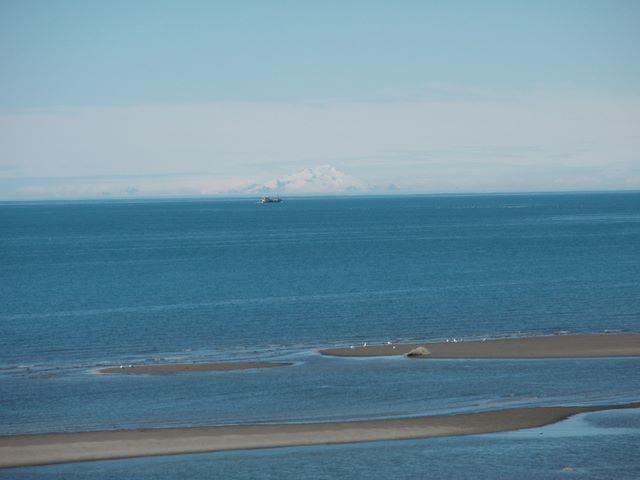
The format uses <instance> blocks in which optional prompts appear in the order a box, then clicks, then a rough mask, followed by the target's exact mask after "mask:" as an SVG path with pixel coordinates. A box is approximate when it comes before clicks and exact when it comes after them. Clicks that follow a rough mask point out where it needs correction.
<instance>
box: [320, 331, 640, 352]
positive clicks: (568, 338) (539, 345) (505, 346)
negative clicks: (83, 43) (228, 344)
mask: <svg viewBox="0 0 640 480" xmlns="http://www.w3.org/2000/svg"><path fill="white" fill-rule="evenodd" d="M421 346H422V347H425V348H427V350H428V351H429V354H428V356H426V357H424V358H568V357H576V358H578V357H634V356H639V355H640V333H620V334H583V335H553V336H545V337H526V338H506V339H498V340H474V341H457V342H453V341H450V342H438V343H412V344H406V343H405V344H385V345H367V346H354V347H346V348H327V349H324V350H320V353H322V354H323V355H332V356H339V357H377V356H393V355H406V354H407V353H408V352H410V351H411V350H413V349H415V348H417V347H421Z"/></svg>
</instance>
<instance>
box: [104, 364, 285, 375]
mask: <svg viewBox="0 0 640 480" xmlns="http://www.w3.org/2000/svg"><path fill="white" fill-rule="evenodd" d="M289 365H293V364H292V363H290V362H218V363H165V364H156V365H131V366H118V367H108V368H101V369H99V370H98V373H101V374H122V375H136V374H138V375H144V374H146V375H171V374H174V373H188V372H227V371H232V370H249V369H254V368H274V367H286V366H289Z"/></svg>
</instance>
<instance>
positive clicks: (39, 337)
mask: <svg viewBox="0 0 640 480" xmlns="http://www.w3.org/2000/svg"><path fill="white" fill-rule="evenodd" d="M0 287H1V288H0V306H1V308H0V434H18V433H38V432H51V431H73V430H102V429H120V428H135V427H141V426H188V425H202V424H206V425H215V424H229V423H255V422H274V421H276V422H284V421H288V422H304V421H331V420H337V419H355V418H386V417H403V416H414V415H422V414H434V413H453V412H460V411H478V410H492V409H496V408H504V407H511V406H527V405H552V404H596V403H622V402H625V401H638V400H639V399H640V360H639V359H634V358H626V359H624V358H623V359H590V360H571V359H567V360H521V361H490V360H485V361H479V360H476V361H465V360H455V361H444V360H443V361H429V362H415V361H413V362H412V361H410V360H407V359H403V358H394V359H358V360H353V359H336V358H327V357H321V356H319V355H318V354H317V353H316V349H317V348H321V347H327V346H335V345H348V344H352V343H362V342H365V341H367V342H370V343H371V342H376V341H388V340H393V341H408V340H409V341H410V340H438V339H444V338H451V337H456V338H463V339H473V338H484V337H490V338H499V337H509V336H522V335H541V334H542V335H552V334H561V333H573V332H603V331H638V330H640V193H598V194H546V195H493V196H490V195H487V196H425V197H419V196H416V197H387V198H322V199H320V198H316V199H310V198H309V199H303V198H299V199H289V200H287V201H285V202H284V203H282V204H273V205H260V204H257V203H256V202H255V201H254V200H240V199H239V200H207V201H204V200H198V201H196V200H182V201H169V200H167V201H143V202H125V201H105V202H84V203H83V202H67V203H64V202H48V203H4V204H0ZM256 358H258V359H273V360H287V361H291V362H294V365H293V366H291V367H284V368H280V369H271V370H259V371H242V372H226V373H218V374H216V373H213V374H212V373H201V374H191V375H175V376H168V377H157V376H144V377H136V378H133V377H127V376H123V377H119V376H102V375H96V374H95V373H94V370H95V369H96V368H97V367H100V366H103V365H118V364H123V363H126V364H128V363H136V364H139V363H153V362H192V361H195V362H199V361H208V360H238V359H256ZM605 413H606V412H605ZM616 414H617V413H616ZM594 415H595V414H594ZM547 428H551V427H547ZM583 430H584V429H583ZM600 430H602V428H600ZM600 430H598V431H600ZM634 432H635V433H633V432H631V433H630V432H625V433H619V434H616V435H607V436H606V440H602V441H603V442H609V443H611V442H613V443H611V445H613V446H610V447H606V448H605V447H603V448H601V449H600V450H599V452H600V454H599V455H600V456H598V455H595V456H594V455H591V454H590V455H588V456H586V457H585V458H587V457H588V460H589V461H593V462H596V461H597V459H598V458H601V459H602V462H600V463H601V464H602V465H608V466H609V467H612V468H613V467H614V465H612V464H611V465H610V461H609V460H608V458H609V457H608V455H610V453H611V452H610V451H609V449H610V448H611V449H613V448H616V449H619V448H622V449H623V452H624V451H629V452H628V453H629V454H631V453H633V452H631V450H629V449H631V448H632V446H631V445H630V444H633V443H634V442H630V441H629V438H633V439H634V441H635V445H636V447H635V448H636V452H637V445H638V442H637V440H638V439H639V438H640V436H639V434H638V431H637V428H636V430H634ZM543 436H544V435H543ZM583 436H584V437H585V439H582V438H583ZM583 436H580V435H578V436H577V437H576V436H575V435H570V436H565V437H563V436H559V437H557V438H555V437H554V439H553V440H548V439H545V441H542V442H541V441H539V440H538V438H537V437H536V438H535V439H532V438H528V437H527V438H518V439H517V440H516V439H514V438H512V437H503V436H480V437H469V438H464V439H463V438H460V439H454V438H450V439H439V440H430V441H428V440H424V441H418V442H389V443H388V444H384V447H381V445H382V444H379V443H377V444H376V443H374V444H368V445H367V446H336V447H326V448H320V447H313V448H309V449H285V450H274V451H269V452H244V453H234V454H223V455H222V454H216V455H210V456H206V455H205V456H185V457H175V458H171V459H146V460H131V461H118V462H97V463H95V464H87V465H83V466H82V467H81V466H78V465H76V466H60V467H46V468H44V469H19V470H13V471H12V475H15V476H13V477H11V478H31V477H33V478H40V477H39V476H38V475H40V473H37V472H43V473H42V475H44V477H42V478H50V477H47V476H46V475H52V476H53V477H54V478H55V475H58V474H56V473H51V472H58V471H60V472H65V473H64V475H62V476H64V477H65V478H72V475H71V472H88V473H78V475H79V476H80V477H82V476H92V477H93V476H94V473H96V472H97V471H98V470H99V471H100V472H103V473H104V474H103V477H99V478H121V477H123V476H127V475H125V474H123V473H122V472H134V471H136V472H137V471H138V469H139V468H142V467H141V465H142V466H144V471H145V472H146V471H149V472H151V471H154V469H157V475H156V476H153V475H151V474H149V476H148V477H143V476H140V477H139V478H173V477H175V474H174V475H173V476H171V475H168V474H167V475H166V476H162V473H161V472H163V471H165V470H166V471H170V470H171V468H177V469H186V470H185V471H192V472H193V475H190V476H193V478H210V477H207V476H206V475H205V474H204V473H197V472H198V471H200V472H205V471H206V469H207V468H208V467H207V466H208V465H209V466H210V464H211V462H214V463H215V464H216V465H218V464H220V465H226V464H228V465H234V466H236V467H233V468H238V470H237V471H231V470H224V469H222V470H220V471H219V472H220V473H219V475H220V478H229V477H239V478H241V477H242V475H245V476H246V477H247V478H249V477H250V476H251V472H254V470H252V469H254V468H258V467H257V466H258V465H265V466H266V465H271V467H269V468H272V470H269V468H267V467H265V470H264V472H265V475H264V476H266V477H268V476H269V475H271V476H272V477H273V478H282V475H277V473H278V472H279V473H282V472H294V471H295V470H296V469H297V468H299V467H300V465H309V466H310V467H309V468H312V467H311V465H313V463H312V462H311V463H309V462H310V460H309V459H310V458H311V457H313V458H316V457H319V458H330V459H333V460H331V461H330V462H329V463H331V464H332V465H329V466H327V467H326V469H325V470H323V467H321V465H320V463H318V465H317V468H316V467H313V471H311V470H310V471H308V472H307V473H306V475H305V476H307V477H309V478H329V477H331V476H334V477H335V476H342V477H344V476H351V477H353V478H357V477H358V476H359V475H360V473H359V470H358V468H361V467H362V465H359V466H358V465H355V466H353V468H352V470H350V471H347V470H348V468H349V467H348V465H349V459H351V458H352V457H354V456H355V457H358V456H360V457H361V458H362V462H363V463H367V462H369V460H371V459H375V458H376V457H379V453H376V452H379V451H380V450H379V449H380V448H382V449H383V451H385V452H387V451H388V452H395V453H394V454H393V455H392V457H393V456H397V457H398V462H401V463H409V464H411V465H413V467H412V468H415V472H419V471H420V470H421V469H429V468H433V465H434V464H438V462H439V461H440V460H438V458H445V459H447V458H450V457H447V456H446V455H445V456H444V457H442V455H444V453H443V452H445V451H446V452H448V451H450V450H451V451H459V455H460V456H464V457H465V458H469V456H471V457H472V458H473V459H474V460H473V462H476V461H477V462H480V461H481V460H480V459H481V458H482V457H483V456H486V457H487V458H491V456H492V455H497V454H498V453H497V452H499V451H502V450H504V448H505V446H504V445H505V444H506V443H505V442H507V443H508V444H509V445H515V446H514V447H513V449H515V450H513V455H514V456H515V457H518V456H519V455H521V456H522V455H524V452H525V451H527V450H528V449H530V448H532V447H531V445H530V444H531V443H532V442H533V443H534V444H535V448H536V449H539V450H540V452H541V453H540V457H539V458H538V461H539V462H540V469H539V470H536V471H534V473H535V472H538V473H539V474H540V475H539V476H535V475H534V474H531V475H534V476H531V475H529V476H528V477H527V476H524V477H523V478H556V477H555V476H554V475H567V474H568V473H567V472H560V473H558V472H557V471H556V470H554V468H555V467H554V466H553V465H551V463H549V462H550V461H551V460H550V457H549V459H547V457H546V456H545V454H544V452H545V451H546V449H548V450H549V451H554V450H557V449H560V450H562V449H565V450H567V451H571V450H572V449H574V448H578V447H577V446H576V445H574V443H575V442H578V443H580V442H586V443H587V444H589V442H596V440H594V438H600V437H603V438H604V437H605V435H604V434H598V435H586V434H585V435H583ZM629 436H631V437H629ZM586 437H588V438H586ZM618 437H619V438H618ZM616 439H617V440H616ZM547 440H548V441H547ZM597 441H600V440H597ZM514 442H515V443H514ZM616 442H618V443H619V444H620V445H622V447H619V446H615V445H618V444H617V443H616ZM614 444H615V445H614ZM517 445H521V447H518V446H517ZM580 445H581V446H580V447H579V448H583V449H586V450H589V448H590V447H589V446H588V445H587V446H584V445H582V444H581V443H580ZM589 445H590V444H589ZM510 448H511V447H510ZM594 448H595V447H594ZM519 449H520V450H519ZM405 452H406V453H405ZM420 452H422V453H420ZM424 452H428V453H424ZM438 452H440V453H438ZM469 452H471V453H469ZM390 455H391V453H390ZM355 457H354V458H355ZM515 457H514V458H515ZM636 458H638V456H637V455H636ZM365 459H366V461H365ZM334 460H335V461H334ZM443 461H444V460H443ZM470 461H471V460H470ZM528 461H530V460H528ZM593 462H592V463H593ZM355 463H356V464H357V462H355ZM373 463H374V464H375V465H377V468H380V469H381V470H380V471H381V472H382V474H384V473H385V472H386V473H389V474H391V473H394V472H395V473H397V472H398V470H395V468H397V465H395V463H394V462H391V461H389V462H387V463H385V462H382V461H378V462H377V463H376V462H373ZM583 463H584V462H583ZM587 463H588V462H587ZM623 463H624V462H623ZM627 463H631V465H632V466H633V465H635V466H636V467H637V461H636V460H631V461H629V462H627ZM91 465H95V466H91ZM242 465H244V467H243V466H242ZM341 465H342V467H341ZM394 465H395V466H394ZM442 465H443V466H442V467H441V468H444V470H443V469H441V470H439V471H440V472H441V475H440V476H441V477H442V476H445V477H447V478H468V477H465V476H464V475H465V473H464V472H461V471H460V470H457V469H452V470H447V469H446V468H445V466H444V465H445V464H444V463H443V464H442ZM620 465H622V463H621V464H620ZM187 466H188V467H187ZM221 468H222V467H221ZM224 468H227V467H224ZM228 468H231V467H228ZM339 468H345V469H347V470H336V469H339ZM452 468H453V467H452ZM514 468H515V467H514ZM590 468H591V467H590ZM625 468H627V467H624V468H623V467H620V468H619V469H618V470H616V472H617V473H619V475H615V476H617V477H619V478H623V477H624V472H625V471H626V470H624V469H625ZM56 469H61V470H56ZM96 469H97V470H96ZM189 469H192V470H189ZM198 469H201V470H198ZM332 469H333V470H332ZM364 471H366V469H365V470H364ZM509 471H510V472H511V475H507V474H505V476H504V478H512V477H513V476H516V474H517V475H518V476H522V475H520V474H519V473H518V471H517V470H508V472H509ZM634 471H635V472H636V474H637V469H636V470H634ZM16 472H23V475H25V476H23V477H18V476H17V475H18V473H16ZM47 472H49V473H47ZM114 472H120V473H114ZM243 472H244V473H243ZM269 472H270V473H269ZM496 472H497V470H494V471H493V473H492V475H491V477H493V478H503V477H500V476H498V475H497V473H496ZM594 472H596V473H594ZM174 473H175V472H174ZM254 473H255V472H254ZM578 473H579V472H578V470H577V469H576V471H574V472H571V474H572V475H574V476H576V475H578ZM101 474H102V473H101ZM382 474H380V476H381V475H382ZM416 474H417V473H416ZM198 475H200V476H201V477H198ZM545 475H546V476H545ZM598 475H600V476H598ZM135 476H136V477H138V475H137V474H136V475H135ZM255 476H257V475H254V477H255ZM284 476H285V477H286V476H287V475H284ZM290 476H291V478H294V477H296V478H299V476H297V475H294V474H293V473H291V474H290ZM363 476H364V475H363ZM636 476H637V475H636ZM558 478H560V477H558ZM576 478H608V475H607V474H601V473H597V469H596V470H593V469H590V470H588V471H587V470H585V471H584V472H583V476H582V477H580V476H577V477H576ZM627 478H632V476H628V477H627Z"/></svg>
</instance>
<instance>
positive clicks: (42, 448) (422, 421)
mask: <svg viewBox="0 0 640 480" xmlns="http://www.w3.org/2000/svg"><path fill="white" fill-rule="evenodd" d="M629 408H640V402H636V403H628V404H623V405H595V406H568V407H562V406H556V407H530V408H513V409H506V410H497V411H490V412H479V413H464V414H457V415H434V416H427V417H415V418H408V419H386V420H364V421H352V422H332V423H306V424H263V425H234V426H217V427H192V428H159V429H140V430H119V431H100V432H75V433H50V434H41V435H11V436H0V468H16V467H27V466H38V465H51V464H59V463H70V462H84V461H95V460H116V459H125V458H135V457H147V456H159V455H180V454H190V453H205V452H218V451H229V450H247V449H260V448H276V447H292V446H308V445H321V444H323V445H327V444H344V443H358V442H371V441H382V440H408V439H417V438H430V437H446V436H462V435H474V434H483V433H497V432H506V431H512V430H521V429H526V428H535V427H542V426H544V425H549V424H552V423H556V422H559V421H561V420H564V419H566V418H568V417H571V416H573V415H576V414H579V413H588V412H596V411H603V410H619V409H629Z"/></svg>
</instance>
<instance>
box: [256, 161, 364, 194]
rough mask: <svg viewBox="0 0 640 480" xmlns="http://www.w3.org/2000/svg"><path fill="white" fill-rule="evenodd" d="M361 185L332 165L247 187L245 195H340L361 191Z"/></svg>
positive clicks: (306, 169) (307, 169)
mask: <svg viewBox="0 0 640 480" xmlns="http://www.w3.org/2000/svg"><path fill="white" fill-rule="evenodd" d="M362 188H363V186H362V184H361V183H360V182H359V181H357V180H355V179H354V178H351V177H349V176H348V175H346V174H345V173H344V172H341V171H340V170H338V169H337V168H335V167H334V166H332V165H320V166H318V167H313V168H305V169H303V170H300V171H298V172H295V173H292V174H291V175H285V176H284V177H281V178H276V179H272V180H269V181H267V182H264V183H256V184H252V185H249V186H248V187H247V188H246V189H243V191H244V192H246V193H252V194H253V193H255V194H271V193H273V194H283V193H340V192H355V191H359V190H362Z"/></svg>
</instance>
